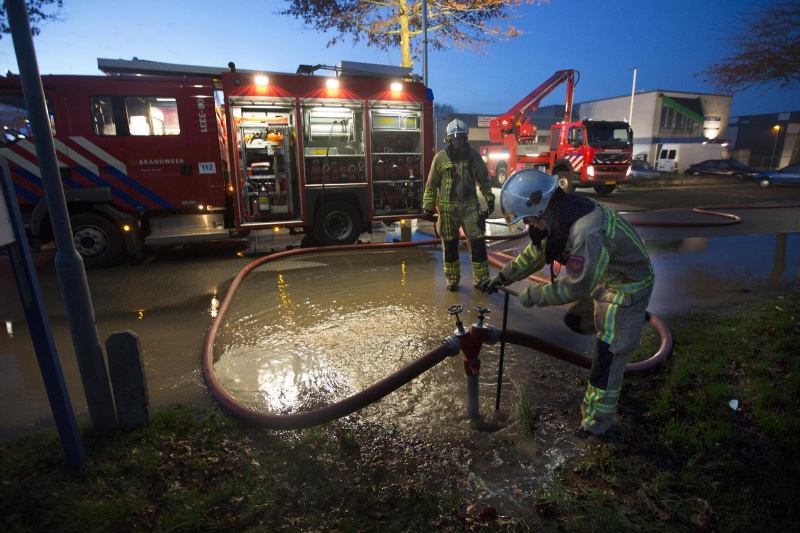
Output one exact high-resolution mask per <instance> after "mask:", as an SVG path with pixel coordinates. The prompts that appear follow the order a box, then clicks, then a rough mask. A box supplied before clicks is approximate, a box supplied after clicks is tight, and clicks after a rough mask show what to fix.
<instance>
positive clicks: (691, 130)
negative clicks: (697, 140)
mask: <svg viewBox="0 0 800 533" xmlns="http://www.w3.org/2000/svg"><path fill="white" fill-rule="evenodd" d="M700 126H701V124H700V123H699V122H698V121H696V120H694V119H693V118H692V117H690V116H688V115H686V114H684V113H681V112H680V111H678V110H677V109H675V108H673V107H671V106H667V105H663V106H661V124H660V131H659V135H661V136H663V137H698V136H699V135H700Z"/></svg>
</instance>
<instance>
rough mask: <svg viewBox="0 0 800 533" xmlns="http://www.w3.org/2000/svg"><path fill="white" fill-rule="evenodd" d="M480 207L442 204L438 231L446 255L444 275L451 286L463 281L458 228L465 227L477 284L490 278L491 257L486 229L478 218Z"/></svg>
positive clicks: (437, 224)
mask: <svg viewBox="0 0 800 533" xmlns="http://www.w3.org/2000/svg"><path fill="white" fill-rule="evenodd" d="M479 216H480V211H479V207H478V206H460V205H459V206H448V207H445V208H444V209H442V206H439V220H438V222H437V223H436V230H437V231H438V232H439V236H440V238H441V239H442V255H443V256H444V276H445V278H446V279H447V284H448V285H454V284H458V282H459V281H460V280H461V261H460V260H459V255H458V241H459V237H460V234H459V230H460V229H463V230H464V236H465V237H466V238H467V248H469V254H470V261H471V263H472V276H473V278H474V284H478V283H482V282H484V281H486V280H487V279H489V260H488V257H487V255H486V242H485V241H484V240H483V228H482V227H481V224H480V221H479Z"/></svg>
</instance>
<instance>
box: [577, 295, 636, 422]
mask: <svg viewBox="0 0 800 533" xmlns="http://www.w3.org/2000/svg"><path fill="white" fill-rule="evenodd" d="M651 291H652V288H648V289H646V290H643V291H640V292H638V293H636V294H635V295H634V296H633V297H632V298H628V299H626V300H627V301H624V302H623V303H612V302H608V301H597V300H595V302H594V323H595V328H596V329H597V349H596V350H595V353H594V356H593V357H592V368H591V370H590V372H589V384H588V385H587V387H586V393H585V394H584V397H583V402H582V403H581V426H583V428H584V429H586V430H588V431H591V432H592V433H595V434H597V435H602V434H604V433H605V432H606V431H607V430H608V429H609V428H610V427H611V425H612V424H613V422H614V415H615V412H616V408H617V402H618V401H619V395H620V391H621V390H622V379H623V376H624V375H625V367H626V365H627V364H628V358H629V357H630V355H631V354H632V353H633V352H634V351H635V350H636V349H637V348H638V347H639V344H640V342H641V338H642V327H643V326H644V324H645V320H646V318H645V314H646V311H647V305H648V304H649V303H650V293H651ZM584 305H585V303H584ZM584 308H585V307H584Z"/></svg>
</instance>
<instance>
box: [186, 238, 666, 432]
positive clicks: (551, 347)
mask: <svg viewBox="0 0 800 533" xmlns="http://www.w3.org/2000/svg"><path fill="white" fill-rule="evenodd" d="M438 243H439V240H438V239H433V240H426V241H417V242H398V243H384V244H352V245H343V246H336V247H329V248H299V249H295V250H289V251H286V252H278V253H275V254H271V255H268V256H264V257H261V258H259V259H256V260H255V261H253V262H251V263H250V264H248V265H247V266H246V267H245V268H243V269H242V270H241V271H240V272H239V273H238V274H237V275H236V277H235V278H234V280H233V282H232V283H231V287H230V289H229V290H228V292H227V293H226V294H225V297H224V298H223V300H222V302H221V303H220V305H219V308H218V310H217V316H216V318H215V319H214V321H213V322H212V323H211V327H210V328H209V331H208V333H207V334H206V339H205V342H204V344H203V354H202V365H201V366H202V373H203V381H204V382H205V384H206V387H207V388H208V390H209V392H210V394H211V396H212V397H213V398H214V400H215V401H216V402H217V403H219V405H220V406H222V407H223V408H224V409H225V410H227V411H228V412H229V413H231V414H232V415H233V416H235V417H237V418H239V419H241V420H243V421H245V422H247V423H250V424H253V425H256V426H260V427H265V428H269V429H278V430H293V429H302V428H308V427H312V426H316V425H319V424H324V423H326V422H331V421H333V420H336V419H338V418H342V417H344V416H347V415H350V414H352V413H354V412H356V411H358V410H360V409H363V408H364V407H367V406H368V405H370V404H372V403H374V402H376V401H378V400H380V399H381V398H383V397H384V396H386V395H388V394H390V393H391V392H394V391H395V390H397V389H398V388H400V387H401V386H403V385H405V384H406V383H408V382H410V381H411V380H412V379H414V378H416V377H417V376H419V375H421V374H422V373H423V372H426V371H427V370H430V369H431V368H433V367H434V366H435V365H437V364H438V363H440V362H441V361H443V360H444V359H446V358H447V357H449V356H454V355H456V354H457V353H458V350H459V348H458V346H457V345H454V344H452V343H449V342H445V343H443V344H442V345H441V346H439V347H438V348H436V349H434V350H432V351H430V352H428V353H426V354H425V355H423V356H422V357H420V358H418V359H416V360H415V361H413V362H412V363H411V364H409V365H407V366H405V367H404V368H401V369H400V370H398V371H396V372H394V373H393V374H391V375H389V376H387V377H386V378H384V379H382V380H380V381H378V382H377V383H375V384H373V385H371V386H369V387H368V388H366V389H364V390H363V391H361V392H358V393H356V394H354V395H353V396H350V397H348V398H345V399H344V400H341V401H339V402H336V403H333V404H330V405H327V406H325V407H321V408H319V409H314V410H311V411H304V412H301V413H293V414H286V415H280V414H271V413H263V412H260V411H257V410H255V409H253V408H251V407H248V406H247V405H244V404H243V403H241V402H239V401H238V400H237V399H236V398H234V397H233V396H232V395H231V394H230V393H228V391H227V390H225V388H224V387H223V386H222V384H221V383H220V382H219V379H218V378H217V376H216V374H215V373H214V342H215V340H216V338H217V335H218V333H219V329H220V327H221V325H222V323H223V322H224V320H225V316H226V315H227V313H228V310H229V309H230V306H231V302H232V301H233V298H234V296H235V294H236V291H237V290H238V288H239V286H240V285H241V283H242V280H243V279H244V278H245V277H246V276H247V275H248V274H249V273H250V272H251V271H252V270H253V269H255V268H256V267H258V266H260V265H262V264H264V263H266V262H268V261H275V260H277V259H282V258H285V257H289V256H294V255H301V254H309V253H320V252H325V251H330V252H340V251H346V250H359V251H364V250H379V249H386V248H407V247H412V246H422V245H430V244H438ZM649 321H650V324H651V325H653V327H655V328H656V330H657V331H658V332H659V334H660V335H661V348H660V349H659V351H658V352H657V353H656V354H655V355H654V356H652V357H651V358H649V359H648V360H647V361H643V362H641V363H633V364H632V365H631V364H629V365H628V370H627V371H645V370H649V369H651V368H652V367H654V366H655V365H656V364H658V363H659V362H660V361H662V360H663V359H664V358H666V357H668V356H669V354H670V353H671V351H672V336H671V334H670V332H669V329H668V328H667V327H666V325H664V324H663V322H661V321H660V320H659V319H658V318H657V317H654V316H650V317H649ZM505 335H506V337H505V339H506V341H507V342H511V343H513V344H518V345H520V346H524V347H528V348H532V349H534V350H538V351H541V352H543V353H546V354H548V355H552V356H554V357H557V358H559V359H561V360H563V361H567V362H569V363H572V364H575V365H578V366H581V367H584V368H589V366H591V360H590V359H589V358H587V357H586V356H583V355H581V354H578V353H575V352H572V351H570V350H566V349H564V348H562V347H559V346H556V345H555V344H552V343H550V342H547V341H544V340H542V339H539V338H537V337H534V336H532V335H528V334H525V333H520V332H515V331H506V334H505Z"/></svg>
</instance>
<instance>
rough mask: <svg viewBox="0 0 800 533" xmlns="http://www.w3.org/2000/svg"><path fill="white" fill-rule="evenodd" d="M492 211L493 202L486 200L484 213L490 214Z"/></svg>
mask: <svg viewBox="0 0 800 533" xmlns="http://www.w3.org/2000/svg"><path fill="white" fill-rule="evenodd" d="M492 213H494V202H487V203H486V215H487V216H488V215H491V214H492Z"/></svg>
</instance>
